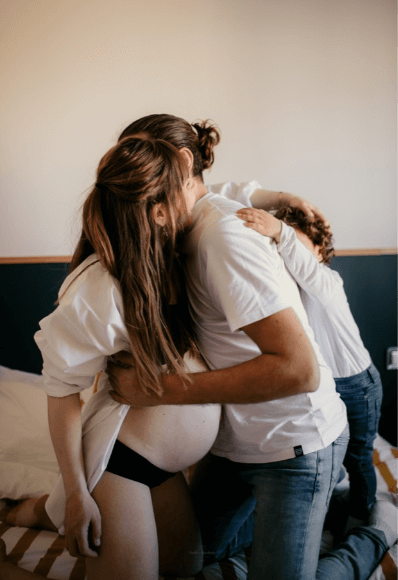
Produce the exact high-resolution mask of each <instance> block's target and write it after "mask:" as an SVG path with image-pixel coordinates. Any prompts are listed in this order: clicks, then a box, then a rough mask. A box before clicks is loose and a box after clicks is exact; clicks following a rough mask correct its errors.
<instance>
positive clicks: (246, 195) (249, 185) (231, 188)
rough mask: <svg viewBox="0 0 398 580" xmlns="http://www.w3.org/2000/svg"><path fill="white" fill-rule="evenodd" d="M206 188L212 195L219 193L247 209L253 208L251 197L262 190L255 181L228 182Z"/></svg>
mask: <svg viewBox="0 0 398 580" xmlns="http://www.w3.org/2000/svg"><path fill="white" fill-rule="evenodd" d="M206 187H207V189H208V190H209V191H210V192H211V193H218V194H219V195H222V196H223V197H226V198H228V199H232V200H233V201H237V202H239V203H241V204H242V205H244V206H245V207H252V202H251V196H252V195H253V193H254V192H255V191H256V190H257V189H261V185H260V184H259V183H258V181H255V180H253V181H247V182H243V183H239V184H237V183H234V182H233V181H226V182H225V183H216V184H212V185H206Z"/></svg>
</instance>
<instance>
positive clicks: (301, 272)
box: [277, 223, 371, 378]
mask: <svg viewBox="0 0 398 580" xmlns="http://www.w3.org/2000/svg"><path fill="white" fill-rule="evenodd" d="M277 249H278V252H279V253H280V255H281V256H282V258H283V260H284V262H285V264H286V267H287V268H288V270H289V271H290V273H291V275H292V276H293V278H294V279H295V280H296V282H297V284H298V285H299V287H300V294H301V299H302V302H303V305H304V308H305V310H306V313H307V316H308V321H309V323H310V326H311V328H312V330H313V331H314V335H315V340H316V342H317V344H318V346H319V348H320V350H321V353H322V355H323V357H324V359H325V361H326V362H327V364H328V366H329V367H330V368H331V369H332V372H333V377H334V378H342V377H351V376H353V375H356V374H358V373H361V372H362V371H364V370H365V369H367V368H368V366H369V365H370V364H371V358H370V355H369V352H368V351H367V349H366V348H365V346H364V344H363V342H362V339H361V336H360V333H359V329H358V326H357V324H356V322H355V320H354V317H353V315H352V313H351V310H350V306H349V304H348V301H347V296H346V294H345V291H344V285H343V280H342V278H341V276H340V274H338V273H337V272H335V271H334V270H331V269H330V268H328V267H327V266H326V265H325V264H320V263H319V262H318V260H317V259H316V258H315V256H314V255H313V254H312V252H311V251H310V250H309V249H308V248H306V247H305V246H304V244H303V243H302V242H300V240H299V239H298V238H297V236H296V232H295V231H294V229H293V228H292V227H290V226H288V225H286V224H285V223H282V232H281V238H280V241H279V243H278V244H277Z"/></svg>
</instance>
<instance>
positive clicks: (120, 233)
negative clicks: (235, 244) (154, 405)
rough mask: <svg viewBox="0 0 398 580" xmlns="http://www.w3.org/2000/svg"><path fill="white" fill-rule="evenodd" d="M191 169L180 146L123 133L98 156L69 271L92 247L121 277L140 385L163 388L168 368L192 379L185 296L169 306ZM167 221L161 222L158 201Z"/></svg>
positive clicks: (191, 341) (147, 388)
mask: <svg viewBox="0 0 398 580" xmlns="http://www.w3.org/2000/svg"><path fill="white" fill-rule="evenodd" d="M187 178H188V168H187V166H186V164H185V162H184V160H183V157H182V155H181V154H180V153H179V151H178V149H176V148H175V147H173V145H171V144H170V143H167V142H165V141H162V140H159V139H158V140H156V139H140V138H132V137H129V138H125V139H122V140H121V141H119V142H118V143H117V145H115V146H114V147H113V148H112V149H111V150H110V151H108V153H106V154H105V155H104V157H103V158H102V159H101V161H100V164H99V167H98V170H97V182H96V184H95V186H94V188H93V189H92V191H91V193H90V194H89V196H88V197H87V199H86V201H85V203H84V205H83V227H82V234H81V237H80V240H79V242H78V245H77V248H76V250H75V253H74V255H73V257H72V262H71V268H70V271H71V272H72V271H73V270H74V269H75V268H76V267H77V266H78V265H79V264H81V263H82V262H83V261H84V260H85V259H86V258H87V257H88V256H89V255H90V254H92V253H94V252H95V254H96V255H97V257H98V259H99V261H100V262H101V264H102V266H103V267H104V268H105V269H106V270H107V271H108V272H109V273H110V274H111V275H112V276H113V277H114V278H115V279H116V280H117V281H118V282H119V285H120V291H121V295H122V300H123V307H124V321H125V324H126V327H127V330H128V333H129V338H130V345H131V353H132V356H133V359H134V368H135V370H136V372H137V377H138V381H139V384H140V386H141V387H142V389H143V390H144V391H145V392H147V393H149V392H150V391H154V392H155V393H157V394H158V395H160V394H161V393H162V387H161V382H160V376H161V374H162V373H163V372H164V368H165V367H164V366H163V365H165V366H166V368H167V370H168V371H172V372H174V373H177V374H178V375H180V377H181V378H182V379H183V381H189V380H190V379H189V377H188V374H187V373H186V371H185V370H184V366H183V361H182V356H183V354H184V352H185V351H186V350H187V349H189V348H195V340H194V333H193V330H192V324H191V320H190V317H189V314H188V307H187V301H186V296H185V295H184V293H183V295H182V296H179V298H178V307H177V308H176V309H175V310H176V312H172V313H171V309H172V307H171V306H170V299H171V296H170V289H171V288H172V287H173V286H175V282H176V280H177V281H178V279H179V273H178V264H177V263H176V254H175V244H176V237H177V234H178V232H179V231H180V230H181V229H182V228H183V226H184V221H185V220H186V218H187V212H186V206H185V200H184V197H183V194H182V187H183V183H184V182H185V181H186V179H187ZM158 203H160V204H163V205H162V207H163V209H164V211H165V213H166V216H167V220H166V224H165V225H164V226H159V225H158V224H157V223H156V221H155V219H154V215H153V208H154V206H155V204H158Z"/></svg>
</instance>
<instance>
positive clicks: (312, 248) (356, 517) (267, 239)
mask: <svg viewBox="0 0 398 580" xmlns="http://www.w3.org/2000/svg"><path fill="white" fill-rule="evenodd" d="M219 141H220V133H219V130H218V129H217V127H216V126H214V125H213V124H211V123H210V122H209V121H203V122H197V123H194V124H190V123H189V122H187V121H185V120H184V119H181V118H178V117H174V116H172V115H167V114H155V115H150V116H147V117H144V118H141V119H139V120H137V121H134V122H133V123H131V124H130V125H129V126H128V127H127V128H126V129H125V130H124V131H123V132H122V133H121V135H120V137H119V139H118V141H117V143H116V144H115V145H114V146H113V147H112V148H111V149H110V150H109V151H108V152H107V153H106V154H105V155H104V156H103V157H102V159H101V161H100V162H99V165H98V169H97V173H96V182H95V184H94V185H93V187H92V188H91V190H90V192H89V194H88V196H87V198H86V200H85V202H84V205H83V212H82V228H81V235H80V239H79V241H78V244H77V247H76V249H75V252H74V254H73V257H72V261H71V265H70V272H69V275H68V277H67V278H66V280H65V281H64V283H63V285H62V287H61V289H60V291H59V298H58V303H57V306H56V308H55V310H54V311H53V312H52V313H51V314H50V315H49V316H47V317H46V318H44V319H43V320H42V321H41V323H40V330H39V331H38V332H37V333H36V335H35V341H36V343H37V346H38V347H39V349H40V351H41V353H42V357H43V371H42V372H43V377H44V385H45V390H46V393H47V397H48V418H49V426H50V433H51V438H52V442H53V445H54V449H55V453H56V456H57V460H58V463H59V468H60V476H59V479H58V482H57V484H56V486H55V487H54V489H53V490H52V492H51V493H50V495H48V496H43V497H41V498H31V499H27V500H25V501H22V502H21V503H19V504H18V505H17V506H16V507H13V509H10V511H9V512H8V513H7V518H6V519H7V522H8V523H9V524H11V525H20V526H27V527H40V528H44V529H49V530H54V531H59V532H60V533H61V534H63V535H65V538H66V546H67V549H68V550H69V552H70V554H71V555H72V556H84V557H85V558H86V560H85V561H86V570H87V579H88V580H158V575H159V574H162V575H167V576H172V575H175V576H179V577H189V576H193V575H195V574H197V573H199V572H200V571H201V570H202V568H203V567H205V566H207V565H209V564H211V563H212V562H216V561H220V560H222V559H224V558H228V557H230V556H233V555H234V554H237V553H239V552H241V551H242V550H245V549H247V548H250V550H251V557H250V564H249V571H248V579H249V580H351V579H352V580H354V579H366V578H369V576H370V575H371V573H372V571H373V570H374V569H375V567H376V566H377V565H378V563H379V561H380V560H381V558H382V557H383V555H384V554H385V552H386V551H387V550H388V549H389V548H390V547H391V546H392V545H393V544H394V543H395V542H396V540H397V532H396V529H395V526H394V524H393V522H394V518H395V517H396V514H391V504H388V510H387V509H386V506H385V505H384V504H383V501H381V500H380V501H379V500H378V501H376V500H375V492H376V476H375V471H374V467H373V464H372V452H373V442H374V439H375V437H376V434H377V428H378V421H379V416H380V407H381V400H382V385H381V382H380V376H379V373H378V371H377V369H376V368H375V366H374V365H373V363H372V361H371V358H370V356H369V353H368V351H367V349H366V348H365V346H364V345H363V342H362V340H361V337H360V333H359V330H358V327H357V325H356V323H355V321H354V319H353V316H352V314H351V311H350V308H349V305H348V302H347V298H346V295H345V292H344V287H343V281H342V279H341V277H340V275H339V274H338V273H337V272H336V271H334V270H332V269H330V268H329V266H328V265H329V263H330V260H331V258H332V256H333V246H332V242H333V240H332V232H331V228H330V225H329V223H328V222H327V220H326V218H325V216H324V215H323V214H322V212H321V211H320V210H319V209H318V208H316V207H315V206H314V205H313V204H311V203H310V202H308V201H306V200H304V199H302V198H300V197H298V196H296V195H293V194H288V193H284V192H275V191H268V190H265V189H262V188H261V187H260V185H259V184H258V183H257V182H255V181H250V182H247V183H244V184H240V185H237V184H235V183H232V182H225V183H223V184H218V185H214V186H206V185H205V184H204V180H203V172H204V171H205V170H207V169H209V168H210V167H211V166H212V165H213V163H214V150H215V147H216V146H217V145H218V143H219ZM98 376H99V380H98V390H97V392H96V393H95V394H94V395H92V396H91V398H90V399H89V401H88V402H87V403H86V404H85V405H84V406H83V408H82V406H81V402H80V392H81V391H82V390H84V389H88V388H90V387H91V386H92V384H93V382H94V380H95V379H96V377H98ZM191 466H195V467H194V468H192V469H191V470H190V473H191V477H190V478H189V483H188V482H187V478H186V477H185V475H184V473H183V472H184V470H187V468H189V467H191ZM346 471H347V472H348V474H349V481H350V488H349V491H348V492H347V493H346V494H343V495H339V496H336V494H334V493H333V492H334V488H335V486H336V484H338V482H339V481H340V480H341V479H342V478H344V476H345V473H346ZM327 529H331V530H332V531H333V541H332V542H331V544H330V545H329V546H327V547H325V546H322V547H321V538H322V532H323V530H327ZM0 547H2V548H4V544H3V545H2V546H0ZM39 578H40V577H39V576H37V575H36V574H35V573H33V572H29V571H26V570H23V569H21V568H18V567H16V566H15V565H14V564H13V563H12V562H11V561H8V560H7V555H6V554H5V553H4V549H3V553H2V555H1V558H0V579H1V580H4V579H7V580H34V579H39Z"/></svg>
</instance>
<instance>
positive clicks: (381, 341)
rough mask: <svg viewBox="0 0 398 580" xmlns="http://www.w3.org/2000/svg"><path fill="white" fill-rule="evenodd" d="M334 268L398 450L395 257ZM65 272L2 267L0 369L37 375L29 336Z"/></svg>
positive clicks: (357, 259) (356, 259) (53, 267)
mask: <svg viewBox="0 0 398 580" xmlns="http://www.w3.org/2000/svg"><path fill="white" fill-rule="evenodd" d="M332 268H334V269H335V270H337V271H338V272H339V273H340V274H341V276H342V277H343V279H344V286H345V290H346V293H347V296H348V301H349V303H350V306H351V310H352V312H353V315H354V318H355V320H356V321H357V324H358V326H359V329H360V331H361V336H362V339H363V341H364V343H365V346H366V347H367V349H368V350H369V352H370V354H371V356H372V359H373V361H374V363H375V365H376V366H377V368H378V369H379V371H380V373H381V375H382V380H383V386H384V404H383V417H382V422H381V425H380V433H381V434H382V435H383V436H385V437H386V438H387V439H388V440H389V441H391V442H392V443H395V444H396V430H397V429H396V406H397V394H396V393H397V371H387V369H386V364H385V356H386V349H387V348H388V347H389V346H396V345H397V256H394V255H389V256H347V257H337V258H334V260H333V261H332ZM67 270H68V265H67V264H2V265H0V365H4V366H8V367H10V368H15V369H20V370H25V371H30V372H35V373H40V371H41V356H40V352H39V350H38V348H37V347H36V344H35V342H34V340H33V335H34V333H35V332H36V331H37V330H38V328H39V326H38V322H39V320H40V319H41V318H43V317H44V316H46V315H47V314H49V313H50V312H51V311H52V310H53V308H54V303H55V301H56V299H57V293H58V289H59V287H60V285H61V284H62V281H63V280H64V278H65V276H66V274H67Z"/></svg>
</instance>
